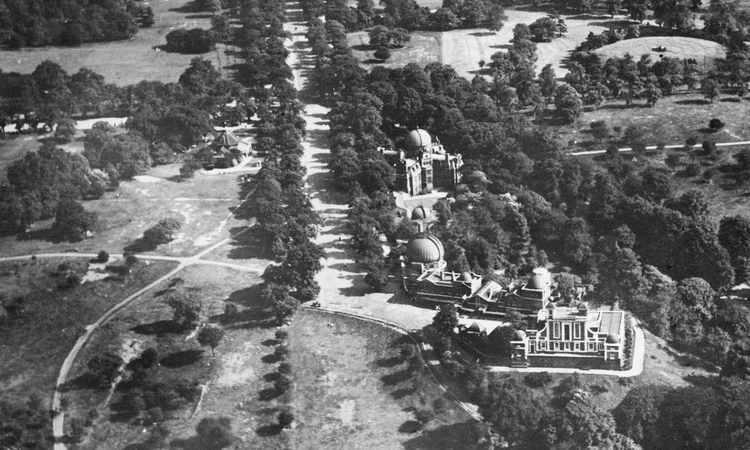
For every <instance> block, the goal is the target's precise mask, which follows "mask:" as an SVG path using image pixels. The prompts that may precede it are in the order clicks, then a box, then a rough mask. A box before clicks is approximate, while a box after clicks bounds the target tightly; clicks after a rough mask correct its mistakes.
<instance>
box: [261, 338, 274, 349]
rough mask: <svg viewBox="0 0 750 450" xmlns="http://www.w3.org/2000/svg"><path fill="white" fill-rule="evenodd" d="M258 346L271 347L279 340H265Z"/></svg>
mask: <svg viewBox="0 0 750 450" xmlns="http://www.w3.org/2000/svg"><path fill="white" fill-rule="evenodd" d="M260 344H261V345H262V346H264V347H273V346H274V345H278V344H279V340H278V339H266V340H265V341H263V342H261V343H260Z"/></svg>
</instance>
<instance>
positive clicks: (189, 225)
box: [0, 163, 247, 256]
mask: <svg viewBox="0 0 750 450" xmlns="http://www.w3.org/2000/svg"><path fill="white" fill-rule="evenodd" d="M178 169H179V163H175V164H171V165H169V166H160V167H155V168H152V169H151V171H149V172H147V173H146V175H147V177H146V178H142V180H144V181H135V180H134V181H127V182H122V183H121V184H120V187H119V189H117V190H116V191H114V192H107V193H106V194H105V195H104V197H102V198H101V199H99V200H90V201H85V202H83V205H84V207H85V208H86V210H87V211H93V212H96V213H98V215H99V224H98V231H97V232H96V233H95V234H94V236H93V237H91V238H88V239H85V240H83V241H80V242H75V243H66V242H62V243H60V242H52V241H50V240H47V239H45V232H46V230H47V229H48V228H49V227H50V226H51V224H52V222H53V219H50V220H47V221H43V222H38V223H35V224H34V225H33V227H32V229H31V232H30V233H29V235H28V238H27V237H25V236H24V235H20V236H6V237H2V238H0V249H2V251H0V253H2V256H14V255H24V254H29V253H40V252H59V251H64V250H66V249H72V248H75V249H78V250H79V251H81V252H84V253H85V252H98V251H99V250H101V249H105V250H107V251H108V252H110V253H120V252H121V251H122V250H124V249H125V250H130V251H135V252H138V253H144V252H149V253H155V254H162V255H168V256H187V255H191V254H193V253H196V252H197V251H200V250H202V249H204V248H206V247H208V246H209V245H210V244H213V243H215V242H218V241H220V240H221V239H224V238H225V237H227V236H228V234H229V233H228V230H230V229H234V228H238V227H244V226H247V222H246V221H243V220H238V219H236V218H235V217H234V216H233V215H232V212H231V211H232V208H234V207H236V206H237V204H238V203H239V192H240V187H239V184H238V180H237V176H236V175H201V174H199V173H196V175H195V177H194V178H192V179H189V180H185V181H171V180H175V178H173V176H174V175H176V174H177V171H178ZM152 173H153V174H155V175H161V176H163V177H165V178H161V177H159V176H154V175H151V174H152ZM172 174H174V175H172ZM149 177H153V178H149ZM166 217H175V218H177V219H179V220H180V221H182V223H183V226H182V229H181V230H180V233H179V235H178V237H177V239H175V240H174V241H172V242H170V243H169V244H164V245H161V246H159V247H158V248H157V249H156V250H153V251H149V250H146V249H145V248H141V246H139V245H138V242H137V239H138V238H140V237H141V236H142V235H143V231H144V230H146V229H147V228H149V227H151V226H153V225H155V224H156V223H157V222H158V221H159V220H161V219H163V218H166ZM134 244H135V245H134Z"/></svg>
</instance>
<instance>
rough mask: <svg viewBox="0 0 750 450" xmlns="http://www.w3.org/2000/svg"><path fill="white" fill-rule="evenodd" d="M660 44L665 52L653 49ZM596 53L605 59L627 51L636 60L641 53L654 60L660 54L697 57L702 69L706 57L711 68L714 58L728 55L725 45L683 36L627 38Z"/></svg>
mask: <svg viewBox="0 0 750 450" xmlns="http://www.w3.org/2000/svg"><path fill="white" fill-rule="evenodd" d="M659 46H664V47H666V48H667V50H666V51H664V52H655V51H653V50H652V49H653V48H656V47H659ZM594 53H596V54H598V55H599V56H600V57H601V58H602V60H603V61H606V60H607V59H608V58H612V57H618V58H621V57H623V56H625V54H626V53H630V55H631V56H633V58H634V59H635V60H636V61H637V60H639V59H640V57H641V55H651V60H652V61H657V60H658V58H659V55H664V56H665V57H669V58H679V59H686V58H695V59H696V60H697V61H698V63H699V65H700V67H701V69H702V68H703V63H704V58H705V62H706V63H708V68H710V67H711V66H712V65H713V60H715V59H717V58H724V57H725V56H726V50H725V49H724V46H723V45H721V44H719V43H717V42H713V41H707V40H705V39H695V38H688V37H681V36H670V37H666V36H659V37H643V38H639V39H627V40H624V41H620V42H616V43H614V44H610V45H605V46H604V47H602V48H599V49H596V50H594Z"/></svg>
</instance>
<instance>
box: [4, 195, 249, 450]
mask: <svg viewBox="0 0 750 450" xmlns="http://www.w3.org/2000/svg"><path fill="white" fill-rule="evenodd" d="M251 194H252V191H251V192H250V193H248V195H247V196H246V197H245V198H244V199H242V200H241V201H240V203H239V205H238V206H240V205H242V203H244V202H245V201H246V200H247V199H248V198H249V197H250V195H251ZM230 214H231V213H230ZM254 224H255V223H254V221H251V223H250V225H249V226H248V227H246V228H245V229H243V230H241V231H239V232H237V233H235V234H233V235H230V237H228V238H225V239H222V240H221V241H219V242H217V243H215V244H213V245H211V246H210V247H208V248H207V249H205V250H203V251H201V252H200V253H198V254H196V255H194V256H188V257H178V256H160V255H138V258H140V259H146V260H160V261H174V262H177V263H179V265H178V266H177V267H175V268H174V269H172V270H171V271H170V272H169V273H167V274H165V275H164V276H162V277H161V278H159V279H158V280H156V281H154V282H152V283H151V284H149V285H148V286H145V287H144V288H142V289H140V290H139V291H138V292H136V293H134V294H132V295H130V296H129V297H127V298H126V299H124V300H122V301H121V302H120V303H118V304H117V305H115V306H113V307H112V308H110V309H109V310H108V311H107V312H105V313H104V314H103V315H102V316H101V317H99V319H98V320H97V321H96V322H94V323H93V324H91V325H88V326H86V327H85V328H86V333H84V334H83V335H82V336H81V337H80V338H78V341H76V344H75V345H74V346H73V348H72V349H71V350H70V352H69V353H68V356H67V357H66V358H65V361H64V362H63V364H62V367H60V373H59V375H58V377H57V384H56V385H55V392H54V396H53V397H52V410H53V411H58V413H57V414H56V415H55V416H54V418H53V419H52V435H53V437H54V440H55V445H54V450H66V448H67V447H66V446H65V444H64V443H63V442H62V438H63V436H64V434H65V433H64V424H65V413H64V412H63V411H62V410H61V409H60V400H61V392H60V388H61V387H62V385H64V384H65V382H66V381H67V378H68V372H70V368H71V367H72V366H73V362H74V361H75V359H76V358H77V357H78V353H80V351H81V349H83V347H84V346H85V345H86V343H87V342H88V340H89V338H90V337H91V335H92V334H93V333H94V332H95V331H96V330H97V329H99V327H100V326H102V325H103V324H104V323H106V322H107V321H108V320H109V319H111V318H112V316H114V315H115V314H117V313H118V312H119V311H120V310H121V309H123V308H125V307H126V306H127V305H129V304H130V303H131V302H132V301H133V300H135V299H136V298H138V297H139V296H141V295H143V294H144V293H146V292H148V291H150V290H151V289H153V288H155V287H156V286H158V285H159V284H161V283H163V282H164V281H166V280H168V279H169V278H170V277H172V276H174V275H175V274H177V273H179V272H180V271H181V270H183V269H184V268H186V267H189V266H192V265H212V266H222V267H229V268H231V269H235V270H241V271H245V272H256V273H262V270H261V269H257V268H255V267H247V266H243V265H240V264H232V263H226V262H221V261H211V260H204V259H201V258H202V257H203V256H205V255H206V254H208V253H210V252H212V251H213V250H215V249H217V248H219V247H221V246H222V245H224V244H227V243H229V242H231V241H232V240H233V239H236V238H237V236H239V235H241V234H242V233H244V232H246V231H247V230H249V229H250V228H252V226H253V225H254ZM115 255H116V256H119V257H121V258H122V257H123V255H122V254H115ZM96 256H97V255H96V254H94V253H38V254H29V255H22V256H10V257H5V258H0V262H5V261H19V260H24V259H29V258H31V257H36V258H70V257H72V258H76V257H78V258H89V259H91V258H96Z"/></svg>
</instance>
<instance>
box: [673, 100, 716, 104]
mask: <svg viewBox="0 0 750 450" xmlns="http://www.w3.org/2000/svg"><path fill="white" fill-rule="evenodd" d="M710 103H711V102H709V101H708V100H701V99H689V100H676V101H675V104H678V105H708V104H710Z"/></svg>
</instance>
